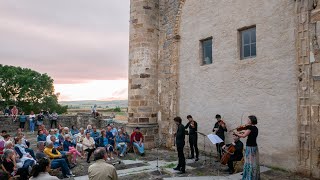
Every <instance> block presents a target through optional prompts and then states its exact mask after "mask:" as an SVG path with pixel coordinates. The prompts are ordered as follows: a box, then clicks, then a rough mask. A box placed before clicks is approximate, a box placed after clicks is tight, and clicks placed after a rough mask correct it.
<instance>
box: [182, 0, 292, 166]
mask: <svg viewBox="0 0 320 180" xmlns="http://www.w3.org/2000/svg"><path fill="white" fill-rule="evenodd" d="M294 3H295V2H294V1H292V0H283V1H278V0H270V1H265V0H257V1H255V2H254V3H252V1H251V0H241V1H232V0H224V1H221V0H211V1H209V0H204V1H201V3H199V1H197V0H187V1H186V2H185V4H184V6H183V9H182V16H181V24H180V36H181V40H180V52H179V57H180V58H179V115H180V116H182V117H183V118H184V119H186V116H187V115H188V114H191V115H193V117H194V119H195V120H196V121H198V123H199V131H200V132H203V133H205V134H209V133H211V131H212V128H213V125H214V123H215V119H214V117H215V115H216V114H221V115H222V116H223V117H224V119H225V120H226V123H227V126H228V128H229V129H232V128H235V127H236V126H238V125H240V124H241V123H242V124H244V123H246V117H247V116H248V115H250V114H255V115H256V116H257V117H258V128H259V136H258V144H259V150H260V161H261V162H262V163H263V164H267V165H271V166H280V167H284V168H286V169H290V170H295V168H296V167H297V146H298V135H297V123H296V122H297V121H296V120H297V106H296V105H297V91H296V87H297V82H296V59H295V54H296V51H295V36H294V29H295V22H294V20H295V10H294V7H295V6H294V5H295V4H294ZM208 7H210V8H208ZM253 25H255V26H256V35H257V56H256V57H255V58H250V59H245V60H240V50H239V43H240V41H239V31H238V30H239V29H241V28H245V27H250V26H253ZM208 37H212V40H213V63H212V64H210V65H204V66H202V65H201V63H200V62H201V60H200V52H201V50H200V40H202V39H205V38H208ZM184 123H186V120H185V121H184ZM200 141H201V139H200ZM230 141H231V134H227V142H230ZM207 142H208V141H207ZM200 143H202V142H200ZM200 147H202V145H201V144H200Z"/></svg>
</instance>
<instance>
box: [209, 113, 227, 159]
mask: <svg viewBox="0 0 320 180" xmlns="http://www.w3.org/2000/svg"><path fill="white" fill-rule="evenodd" d="M216 119H217V122H216V123H215V124H214V127H213V130H212V132H216V135H217V136H219V137H220V138H221V139H222V140H223V141H224V139H225V137H224V132H227V126H226V124H225V123H224V122H223V120H222V119H221V116H220V114H217V115H216ZM223 145H224V142H221V143H220V144H216V147H217V152H218V154H219V159H221V157H222V156H221V147H222V146H223Z"/></svg>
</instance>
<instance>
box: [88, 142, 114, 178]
mask: <svg viewBox="0 0 320 180" xmlns="http://www.w3.org/2000/svg"><path fill="white" fill-rule="evenodd" d="M93 155H94V159H95V160H96V162H95V163H93V164H92V165H90V166H89V168H88V176H89V180H118V175H117V171H116V168H115V167H114V166H112V165H110V164H108V163H106V159H107V158H108V156H107V152H106V150H105V148H103V147H99V148H97V150H95V151H94V154H93Z"/></svg>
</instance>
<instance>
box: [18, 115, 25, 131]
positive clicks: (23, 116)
mask: <svg viewBox="0 0 320 180" xmlns="http://www.w3.org/2000/svg"><path fill="white" fill-rule="evenodd" d="M19 121H20V125H19V127H20V128H21V130H22V131H23V130H24V125H25V124H26V121H27V116H26V115H25V114H24V112H21V115H20V116H19Z"/></svg>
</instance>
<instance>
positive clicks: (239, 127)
mask: <svg viewBox="0 0 320 180" xmlns="http://www.w3.org/2000/svg"><path fill="white" fill-rule="evenodd" d="M248 126H250V125H248V124H245V125H241V126H238V127H237V128H234V129H232V130H230V132H233V131H234V130H237V131H243V130H247V129H248Z"/></svg>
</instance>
